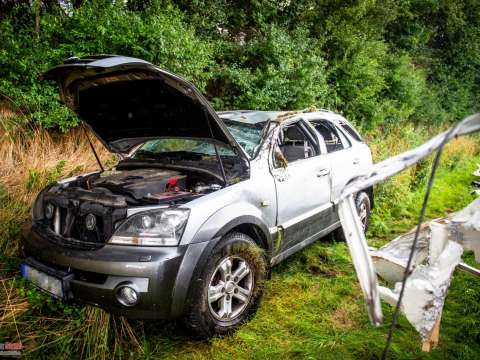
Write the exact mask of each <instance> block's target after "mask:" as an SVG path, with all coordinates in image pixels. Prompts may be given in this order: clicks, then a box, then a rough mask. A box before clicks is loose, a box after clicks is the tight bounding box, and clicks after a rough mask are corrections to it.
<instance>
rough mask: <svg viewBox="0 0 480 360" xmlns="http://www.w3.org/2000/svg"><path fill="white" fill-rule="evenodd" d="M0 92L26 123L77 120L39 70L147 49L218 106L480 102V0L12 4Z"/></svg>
mask: <svg viewBox="0 0 480 360" xmlns="http://www.w3.org/2000/svg"><path fill="white" fill-rule="evenodd" d="M0 19H1V23H0V100H1V101H8V102H11V103H12V102H13V103H14V104H15V110H16V112H17V113H18V115H19V116H18V119H17V120H18V121H20V122H32V121H33V122H37V123H40V124H42V125H43V126H45V127H57V128H60V129H66V128H68V127H70V126H74V125H76V124H77V123H78V120H77V119H76V117H75V116H74V115H73V114H72V113H71V112H69V111H68V110H67V109H66V108H65V107H63V106H60V105H59V103H58V101H57V99H58V97H57V95H56V90H55V88H54V87H53V86H52V85H51V84H47V83H44V82H39V81H38V75H39V74H40V73H41V72H42V71H44V70H46V69H47V68H48V67H50V66H52V65H56V64H59V63H61V62H62V60H63V59H64V58H67V57H69V56H73V55H75V56H84V55H89V54H98V53H115V54H122V55H128V56H136V57H140V58H143V59H146V60H148V61H151V62H153V63H155V64H157V65H160V66H163V67H166V68H168V69H169V70H172V71H174V72H178V73H180V74H181V75H183V76H185V77H186V78H188V79H190V80H192V81H193V82H194V83H195V84H196V85H197V86H198V87H199V88H200V89H201V90H203V91H204V92H205V93H206V95H207V97H208V98H209V99H210V100H211V101H212V102H213V104H214V106H215V107H216V108H217V109H219V110H220V109H228V108H230V109H231V108H252V109H295V108H304V107H307V106H311V105H316V106H319V107H329V108H332V109H334V110H338V111H342V112H344V113H345V114H346V115H347V116H348V117H349V118H350V119H352V120H354V121H355V122H357V124H362V125H363V126H364V127H366V128H374V127H375V126H377V125H380V124H384V123H400V122H403V121H407V120H414V121H416V122H418V123H432V122H443V121H451V120H458V119H459V118H461V117H463V116H464V115H466V114H468V113H470V112H473V111H475V110H478V100H479V97H480V96H479V94H480V91H479V90H480V78H479V76H480V75H479V74H480V71H479V70H480V56H479V53H480V52H479V50H480V48H479V46H480V45H479V44H480V5H479V3H478V1H475V0H463V1H461V2H459V1H456V0H402V1H394V0H387V1H382V2H379V1H372V0H349V1H338V0H319V1H317V0H298V1H289V2H275V1H271V0H255V1H252V0H242V1H238V2H230V1H226V0H207V1H198V0H194V1H184V0H177V1H173V0H128V1H113V0H90V1H88V0H71V1H55V0H49V1H46V0H43V1H41V0H37V1H33V2H31V1H23V0H22V1H13V0H5V1H2V2H0Z"/></svg>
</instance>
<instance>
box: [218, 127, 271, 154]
mask: <svg viewBox="0 0 480 360" xmlns="http://www.w3.org/2000/svg"><path fill="white" fill-rule="evenodd" d="M224 121H225V125H227V128H228V130H229V131H230V133H231V134H232V135H233V137H234V138H235V140H236V141H237V142H238V143H239V144H240V146H241V147H243V149H244V150H245V152H246V153H247V154H248V155H249V156H250V157H254V156H255V154H256V152H257V149H258V146H259V145H260V143H261V141H262V132H263V127H264V126H265V124H266V123H265V122H261V123H257V124H246V123H242V122H239V121H231V120H224Z"/></svg>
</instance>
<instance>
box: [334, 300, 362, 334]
mask: <svg viewBox="0 0 480 360" xmlns="http://www.w3.org/2000/svg"><path fill="white" fill-rule="evenodd" d="M357 313H358V309H357V306H356V305H354V306H352V305H348V306H343V307H340V308H337V309H336V310H335V311H334V312H333V313H332V315H331V317H330V319H331V321H332V322H333V324H334V326H335V327H336V328H338V329H341V330H349V329H352V328H353V327H355V325H356V324H357V315H356V314H357Z"/></svg>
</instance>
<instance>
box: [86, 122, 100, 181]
mask: <svg viewBox="0 0 480 360" xmlns="http://www.w3.org/2000/svg"><path fill="white" fill-rule="evenodd" d="M82 128H83V132H84V133H85V136H86V137H87V140H88V143H89V144H90V149H92V152H93V155H95V159H97V163H98V166H100V169H101V170H102V172H104V171H105V169H104V168H103V166H102V162H101V161H100V158H99V157H98V154H97V152H96V151H95V147H94V146H93V144H92V142H91V141H90V137H89V136H88V133H87V129H85V124H84V123H83V122H82Z"/></svg>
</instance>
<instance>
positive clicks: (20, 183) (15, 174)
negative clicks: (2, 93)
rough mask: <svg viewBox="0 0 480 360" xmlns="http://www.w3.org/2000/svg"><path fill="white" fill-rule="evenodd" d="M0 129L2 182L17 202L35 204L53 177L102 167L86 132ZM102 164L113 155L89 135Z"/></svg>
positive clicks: (76, 130) (3, 122)
mask: <svg viewBox="0 0 480 360" xmlns="http://www.w3.org/2000/svg"><path fill="white" fill-rule="evenodd" d="M2 125H3V126H1V127H0V139H1V141H0V182H1V183H2V185H3V186H4V187H5V188H6V190H7V191H8V192H9V194H10V195H12V196H14V197H15V198H16V199H17V200H20V201H26V202H31V201H32V200H33V197H34V196H35V195H36V193H37V192H38V190H40V189H41V188H42V187H43V186H45V185H46V184H45V183H46V182H48V181H49V180H55V179H52V177H61V176H71V175H74V174H78V173H82V172H86V171H90V170H96V169H98V165H97V163H96V160H95V157H94V156H93V154H92V151H91V149H90V145H89V143H88V139H87V137H86V136H85V134H84V132H83V131H82V129H72V130H70V131H69V132H67V133H64V134H58V133H50V132H48V131H47V130H45V129H42V128H37V127H28V128H25V127H16V128H14V129H9V128H8V126H7V124H6V121H5V119H3V121H2ZM89 137H90V139H91V140H92V142H93V144H94V146H95V149H96V150H97V152H98V153H99V156H100V158H101V159H102V162H103V163H105V162H107V161H109V160H111V158H112V156H111V154H109V153H108V151H107V150H106V149H105V148H104V147H103V145H102V144H101V143H100V142H99V141H98V140H96V139H95V138H94V136H92V135H89Z"/></svg>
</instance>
